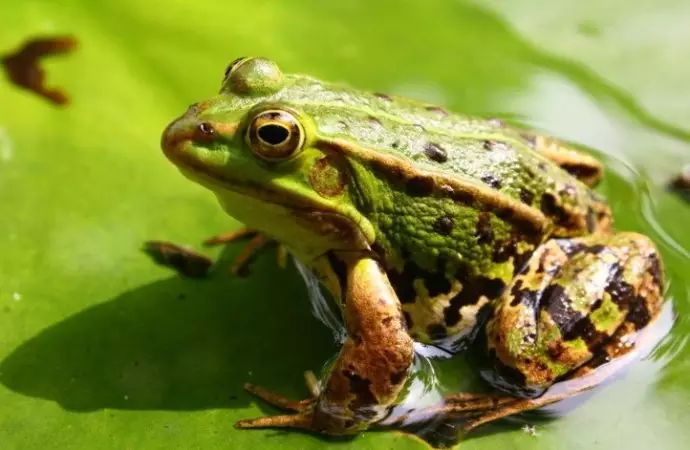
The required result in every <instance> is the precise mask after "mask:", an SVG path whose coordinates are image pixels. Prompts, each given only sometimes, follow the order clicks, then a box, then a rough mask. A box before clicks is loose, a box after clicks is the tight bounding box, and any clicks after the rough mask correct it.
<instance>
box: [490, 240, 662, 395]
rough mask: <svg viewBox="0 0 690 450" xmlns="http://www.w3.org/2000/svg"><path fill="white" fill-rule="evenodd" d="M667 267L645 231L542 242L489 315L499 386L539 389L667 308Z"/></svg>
mask: <svg viewBox="0 0 690 450" xmlns="http://www.w3.org/2000/svg"><path fill="white" fill-rule="evenodd" d="M662 272H663V271H662V268H661V262H660V260H659V257H658V254H657V250H656V248H655V246H654V244H653V243H652V242H651V241H650V240H649V238H647V237H645V236H642V235H640V234H637V233H619V234H615V235H593V236H587V237H583V238H576V239H555V240H551V241H548V242H546V243H545V244H543V245H542V246H540V248H538V249H537V250H536V251H535V252H534V254H533V255H532V257H531V258H530V259H529V261H528V262H527V264H526V265H525V267H523V269H522V270H521V271H520V272H519V273H518V274H517V275H516V276H515V278H514V280H513V282H512V283H511V285H510V286H508V288H506V290H505V291H504V293H503V294H502V296H501V297H500V299H499V300H498V302H497V304H496V307H495V309H494V312H493V315H492V317H491V319H490V320H489V322H488V323H487V328H486V333H487V342H488V349H489V352H490V353H491V355H492V357H493V361H494V368H495V372H496V374H495V375H494V376H493V377H492V379H490V381H492V382H493V383H494V384H496V385H497V386H498V387H501V388H504V389H509V390H511V391H514V392H515V391H516V390H517V392H518V393H523V394H538V393H540V392H542V391H543V390H544V389H546V388H547V387H549V386H550V385H551V384H553V383H554V382H555V381H556V380H558V379H559V378H562V377H565V376H567V375H568V374H569V373H571V372H572V371H573V370H575V369H577V368H578V367H580V366H582V365H583V364H585V363H588V361H590V360H591V359H592V358H593V356H594V355H595V354H596V353H597V352H598V351H599V350H600V349H602V348H603V347H604V346H606V345H607V344H608V343H609V342H610V341H611V339H612V337H613V336H614V335H615V334H616V333H617V331H618V330H620V329H626V330H627V329H635V330H637V329H640V328H642V327H644V326H646V325H647V323H649V322H650V321H651V320H652V319H653V318H654V317H655V316H656V315H657V314H658V312H659V309H660V306H661V301H662V299H661V285H662V282H663V280H662Z"/></svg>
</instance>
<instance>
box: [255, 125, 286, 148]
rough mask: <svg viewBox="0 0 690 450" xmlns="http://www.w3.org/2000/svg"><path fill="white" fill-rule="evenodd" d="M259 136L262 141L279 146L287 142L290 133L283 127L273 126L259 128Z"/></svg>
mask: <svg viewBox="0 0 690 450" xmlns="http://www.w3.org/2000/svg"><path fill="white" fill-rule="evenodd" d="M258 134H259V137H260V138H261V140H262V141H264V142H266V143H268V144H271V145H278V144H281V143H283V142H285V141H286V140H287V138H288V136H289V135H290V132H289V131H288V129H287V128H285V127H283V126H281V125H272V124H271V125H264V126H263V127H261V128H259V130H258Z"/></svg>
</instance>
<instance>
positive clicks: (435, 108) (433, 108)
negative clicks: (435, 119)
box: [424, 105, 448, 117]
mask: <svg viewBox="0 0 690 450" xmlns="http://www.w3.org/2000/svg"><path fill="white" fill-rule="evenodd" d="M424 109H426V110H427V111H430V112H434V113H438V114H440V115H442V116H444V117H445V116H447V115H448V111H446V110H445V109H443V108H441V107H440V106H435V105H429V106H426V107H425V108H424Z"/></svg>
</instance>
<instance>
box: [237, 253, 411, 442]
mask: <svg viewBox="0 0 690 450" xmlns="http://www.w3.org/2000/svg"><path fill="white" fill-rule="evenodd" d="M335 257H336V258H338V260H339V261H341V263H342V266H343V268H344V269H345V270H339V271H336V272H340V276H341V277H342V278H343V279H341V280H340V284H341V286H343V287H344V289H343V290H344V295H343V296H342V298H343V299H344V304H343V305H342V307H343V316H344V320H345V325H346V328H347V332H348V338H347V340H346V341H345V343H344V344H343V347H342V349H341V351H340V355H339V356H338V359H337V360H336V362H335V363H334V364H333V366H332V367H331V369H330V371H329V375H328V378H327V380H326V381H325V383H324V384H323V388H322V389H321V391H320V393H319V396H318V398H317V399H315V400H314V401H303V402H288V401H286V400H284V399H282V398H281V397H278V396H273V395H272V394H268V393H266V392H265V391H263V393H264V394H265V395H260V396H261V397H262V398H264V399H266V400H269V401H270V400H271V397H273V398H274V399H275V401H270V402H271V403H274V404H276V405H277V406H282V407H284V408H286V409H292V410H295V411H297V413H296V414H291V415H282V416H273V417H263V418H258V419H252V420H242V421H240V422H238V423H237V426H238V427H239V428H259V427H262V428H263V427H293V428H302V429H308V430H312V431H318V432H323V433H327V434H333V435H342V434H349V433H354V432H357V431H360V430H363V429H366V428H368V427H369V426H370V425H371V424H374V423H376V422H378V421H380V420H381V419H382V418H383V417H384V416H385V415H386V413H387V412H388V409H389V407H390V406H391V405H393V404H394V402H395V400H396V399H397V397H398V394H399V393H400V391H401V390H402V388H403V385H404V383H405V381H406V379H407V376H408V373H409V370H410V367H411V365H412V362H413V358H414V350H413V342H412V339H411V338H410V336H409V335H408V333H407V329H406V326H405V321H404V318H403V316H402V312H401V309H400V302H399V301H398V299H397V297H396V295H395V292H394V291H393V288H392V287H391V285H390V283H389V282H388V278H387V276H386V274H385V272H384V271H383V270H382V268H381V267H380V266H379V263H378V262H376V261H375V260H373V259H371V258H367V257H356V256H352V255H348V254H342V255H336V256H335ZM254 389H255V388H254ZM255 392H256V391H255ZM256 393H258V392H256Z"/></svg>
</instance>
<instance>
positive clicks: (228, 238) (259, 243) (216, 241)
mask: <svg viewBox="0 0 690 450" xmlns="http://www.w3.org/2000/svg"><path fill="white" fill-rule="evenodd" d="M245 238H250V239H249V242H247V244H246V245H245V246H244V248H243V249H242V250H241V251H240V253H239V254H238V255H237V256H236V257H235V259H234V260H233V262H232V264H231V265H230V273H232V274H233V275H242V274H246V272H247V268H248V266H249V264H250V263H251V261H252V260H253V259H254V258H255V257H256V255H257V254H258V253H259V252H260V251H261V250H262V249H263V248H265V247H266V246H268V245H270V244H274V243H275V241H274V240H273V239H272V238H270V237H268V236H267V235H265V234H263V233H261V232H260V231H258V230H255V229H253V228H247V227H244V228H239V229H237V230H233V231H230V232H228V233H222V234H219V235H216V236H213V237H211V238H209V239H206V240H205V241H204V245H209V246H211V245H222V244H229V243H232V242H235V241H239V240H242V239H245ZM287 257H288V251H287V248H286V247H285V246H284V245H281V244H279V243H278V249H277V251H276V260H277V262H278V266H279V267H280V268H281V269H284V268H285V267H286V266H287V259H288V258H287Z"/></svg>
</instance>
